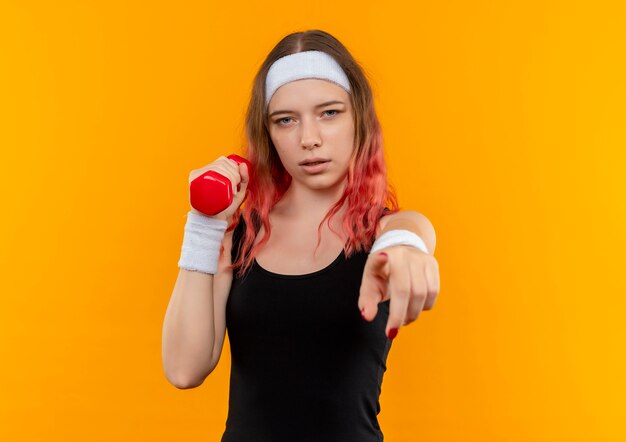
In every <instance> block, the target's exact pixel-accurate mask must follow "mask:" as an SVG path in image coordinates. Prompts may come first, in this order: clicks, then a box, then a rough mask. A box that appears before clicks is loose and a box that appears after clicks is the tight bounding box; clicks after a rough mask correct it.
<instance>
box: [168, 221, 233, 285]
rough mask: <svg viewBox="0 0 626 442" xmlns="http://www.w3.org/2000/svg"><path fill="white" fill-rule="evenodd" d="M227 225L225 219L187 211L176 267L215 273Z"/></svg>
mask: <svg viewBox="0 0 626 442" xmlns="http://www.w3.org/2000/svg"><path fill="white" fill-rule="evenodd" d="M227 227H228V222H227V221H226V220H221V219H216V218H212V217H210V216H205V215H200V214H198V213H194V212H192V211H189V213H187V223H186V224H185V235H184V238H183V245H182V247H181V254H180V260H179V261H178V267H180V268H181V269H185V270H192V271H196V272H202V273H208V274H211V275H215V274H216V273H217V263H218V261H219V256H220V246H221V245H222V240H223V239H224V232H225V231H226V228H227Z"/></svg>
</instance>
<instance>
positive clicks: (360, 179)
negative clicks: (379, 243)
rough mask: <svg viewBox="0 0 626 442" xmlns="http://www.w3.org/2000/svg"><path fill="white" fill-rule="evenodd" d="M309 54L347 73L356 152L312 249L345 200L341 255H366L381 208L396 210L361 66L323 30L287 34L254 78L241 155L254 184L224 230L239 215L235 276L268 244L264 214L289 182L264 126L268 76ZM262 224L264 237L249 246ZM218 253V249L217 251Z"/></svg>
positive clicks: (368, 90)
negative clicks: (282, 63) (322, 55)
mask: <svg viewBox="0 0 626 442" xmlns="http://www.w3.org/2000/svg"><path fill="white" fill-rule="evenodd" d="M311 50H317V51H323V52H326V53H327V54H329V55H331V56H332V57H333V58H334V59H335V60H336V61H337V63H339V65H340V66H341V68H342V69H343V70H344V72H345V73H346V75H347V77H348V80H349V81H350V89H351V91H350V93H349V95H350V100H351V103H352V109H353V110H354V128H355V129H354V130H355V133H354V140H355V149H354V151H353V154H352V158H351V160H350V165H349V169H348V173H347V175H348V180H347V185H346V187H345V190H344V192H343V195H342V196H341V198H340V199H339V200H338V201H337V202H336V203H335V204H334V205H333V206H332V207H331V208H330V210H329V211H328V213H327V214H326V216H325V217H324V219H323V220H322V221H321V222H320V224H319V227H318V231H317V247H319V244H320V241H321V229H322V226H323V224H324V221H327V223H328V226H329V228H331V227H330V218H331V217H332V216H333V215H334V214H335V213H337V212H338V211H339V210H340V209H341V207H342V206H343V204H344V202H346V201H347V210H346V212H345V215H344V218H343V220H342V228H343V230H344V232H345V233H346V234H347V235H348V241H347V243H346V246H345V248H344V252H345V255H346V257H349V256H350V255H351V254H352V253H354V252H356V251H361V250H366V251H369V249H370V248H371V246H372V243H373V241H374V236H375V234H376V233H377V232H376V229H377V226H378V221H379V219H380V217H381V216H382V214H383V211H384V210H385V208H387V209H388V213H395V212H397V211H399V210H400V208H399V206H398V202H397V197H396V194H395V190H394V189H393V186H391V185H390V184H389V183H388V181H387V168H386V165H385V159H384V154H383V139H382V132H381V127H380V124H379V121H378V117H377V116H376V112H375V109H374V100H373V94H372V89H371V87H370V84H369V82H368V80H367V78H366V76H365V74H364V72H363V70H362V68H361V67H360V66H359V64H358V63H357V62H356V61H355V59H354V58H353V57H352V55H351V54H350V53H349V52H348V50H347V49H346V48H345V46H344V45H343V44H342V43H341V42H340V41H339V40H337V39H336V38H335V37H333V36H332V35H330V34H328V33H327V32H324V31H321V30H318V29H314V30H308V31H304V32H295V33H292V34H289V35H287V36H285V37H284V38H283V39H282V40H280V41H279V42H278V44H276V46H275V47H274V48H273V49H272V50H271V52H270V53H269V54H268V56H267V57H266V59H265V61H264V62H263V64H262V65H261V67H260V69H259V71H258V73H257V74H256V76H255V78H254V83H253V87H252V93H251V97H250V102H249V105H248V109H247V113H246V126H245V132H246V133H245V135H246V142H247V151H246V152H245V153H244V156H245V157H246V158H247V159H248V160H249V161H250V162H251V163H252V169H253V170H252V176H253V180H251V181H250V182H249V183H248V188H247V193H248V195H247V196H246V200H245V201H244V203H243V204H242V205H241V206H240V207H239V208H238V209H237V211H236V212H235V213H234V214H233V218H232V220H231V222H230V224H229V226H228V229H227V231H231V230H234V229H235V227H237V225H238V224H239V222H240V220H239V218H240V215H241V216H243V220H244V221H245V230H244V232H243V236H242V240H241V241H240V242H239V250H238V259H236V260H235V262H233V263H232V264H231V265H230V267H229V269H237V271H238V273H237V276H239V277H241V276H242V275H243V274H244V273H245V272H246V271H247V270H248V269H249V268H250V266H251V265H252V262H253V259H254V257H255V256H256V254H257V253H258V251H259V249H260V248H262V247H263V245H264V244H265V243H267V241H268V240H269V237H270V234H271V227H270V223H269V213H270V211H271V209H272V207H274V205H275V204H276V203H277V202H278V201H279V200H280V199H281V197H282V196H283V194H284V193H285V191H286V190H287V189H288V188H289V185H290V184H291V176H290V175H289V174H288V173H287V171H286V170H285V168H284V167H283V165H282V163H281V161H280V158H279V156H278V153H277V152H276V149H275V147H274V144H273V143H272V140H271V138H270V135H269V130H268V127H267V123H268V118H267V108H266V106H265V80H266V77H267V72H268V70H269V68H270V66H271V65H272V64H273V63H274V62H275V61H276V60H278V59H279V58H281V57H284V56H286V55H290V54H295V53H297V52H303V51H311ZM261 224H262V225H263V228H264V230H265V235H264V237H263V239H262V240H261V241H259V242H258V243H257V244H256V245H254V247H253V243H254V240H255V238H256V235H257V233H258V231H259V229H260V226H261ZM331 230H332V228H331ZM233 247H235V244H233ZM317 247H316V249H315V250H317ZM223 250H224V248H223V246H222V248H221V252H223Z"/></svg>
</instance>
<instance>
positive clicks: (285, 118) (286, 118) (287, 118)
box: [274, 117, 291, 126]
mask: <svg viewBox="0 0 626 442" xmlns="http://www.w3.org/2000/svg"><path fill="white" fill-rule="evenodd" d="M290 119H291V117H283V118H279V119H278V120H275V121H274V123H276V124H278V125H280V126H284V124H282V123H281V122H282V121H283V120H290Z"/></svg>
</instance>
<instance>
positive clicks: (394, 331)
mask: <svg viewBox="0 0 626 442" xmlns="http://www.w3.org/2000/svg"><path fill="white" fill-rule="evenodd" d="M396 336H398V329H397V328H392V329H389V339H391V340H393V338H395V337H396Z"/></svg>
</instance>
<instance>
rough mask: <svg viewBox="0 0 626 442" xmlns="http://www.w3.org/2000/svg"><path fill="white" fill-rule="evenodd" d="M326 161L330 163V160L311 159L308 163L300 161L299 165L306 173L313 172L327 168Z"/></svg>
mask: <svg viewBox="0 0 626 442" xmlns="http://www.w3.org/2000/svg"><path fill="white" fill-rule="evenodd" d="M328 163H330V160H325V161H311V162H308V163H301V164H300V167H302V169H304V171H305V172H306V173H310V174H314V173H321V172H324V171H325V170H326V169H328V167H329V166H328Z"/></svg>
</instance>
